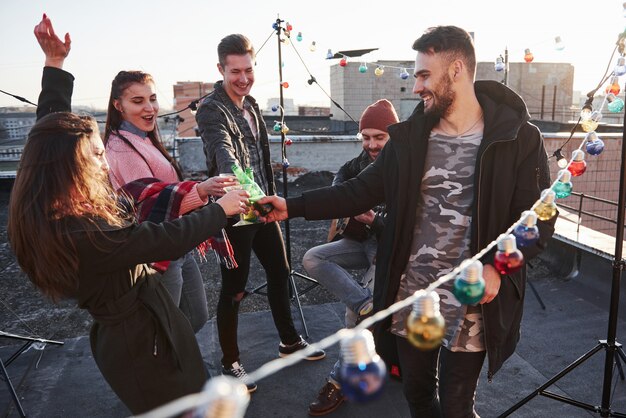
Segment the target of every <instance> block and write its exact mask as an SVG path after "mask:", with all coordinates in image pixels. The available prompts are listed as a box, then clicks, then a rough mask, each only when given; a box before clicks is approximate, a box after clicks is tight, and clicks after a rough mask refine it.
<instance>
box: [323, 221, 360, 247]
mask: <svg viewBox="0 0 626 418" xmlns="http://www.w3.org/2000/svg"><path fill="white" fill-rule="evenodd" d="M368 236H369V227H368V226H367V225H366V224H364V223H363V222H359V221H357V220H356V219H354V218H339V219H333V220H332V222H331V224H330V230H329V231H328V242H333V241H337V240H338V239H341V238H344V237H345V238H351V239H353V240H356V241H365V240H366V239H367V237H368Z"/></svg>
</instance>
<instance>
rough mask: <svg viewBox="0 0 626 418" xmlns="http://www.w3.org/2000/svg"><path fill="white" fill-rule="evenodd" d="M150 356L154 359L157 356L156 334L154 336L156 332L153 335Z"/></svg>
mask: <svg viewBox="0 0 626 418" xmlns="http://www.w3.org/2000/svg"><path fill="white" fill-rule="evenodd" d="M152 355H153V356H154V357H156V356H157V334H156V332H155V333H154V349H153V350H152Z"/></svg>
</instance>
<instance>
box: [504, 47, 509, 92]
mask: <svg viewBox="0 0 626 418" xmlns="http://www.w3.org/2000/svg"><path fill="white" fill-rule="evenodd" d="M504 85H505V86H508V85H509V48H508V47H506V46H505V47H504Z"/></svg>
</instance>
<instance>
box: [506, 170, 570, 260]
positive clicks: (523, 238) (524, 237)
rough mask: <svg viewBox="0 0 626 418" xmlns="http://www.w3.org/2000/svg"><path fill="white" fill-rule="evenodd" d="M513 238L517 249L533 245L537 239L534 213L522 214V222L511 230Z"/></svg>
mask: <svg viewBox="0 0 626 418" xmlns="http://www.w3.org/2000/svg"><path fill="white" fill-rule="evenodd" d="M568 173H569V171H568ZM513 236H515V244H516V245H517V247H518V248H523V247H530V246H532V245H535V243H536V242H537V240H538V239H539V228H537V215H536V214H535V212H533V211H531V210H527V211H524V212H523V213H522V221H521V222H520V223H519V224H518V225H517V226H516V227H515V228H514V229H513Z"/></svg>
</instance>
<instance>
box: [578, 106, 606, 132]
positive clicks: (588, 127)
mask: <svg viewBox="0 0 626 418" xmlns="http://www.w3.org/2000/svg"><path fill="white" fill-rule="evenodd" d="M601 120H602V113H600V112H599V111H597V110H594V111H593V112H592V113H591V116H590V117H589V119H587V120H584V121H582V122H581V123H580V127H581V128H582V129H583V131H585V132H591V131H595V130H596V129H597V128H598V124H599V123H600V121H601Z"/></svg>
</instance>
